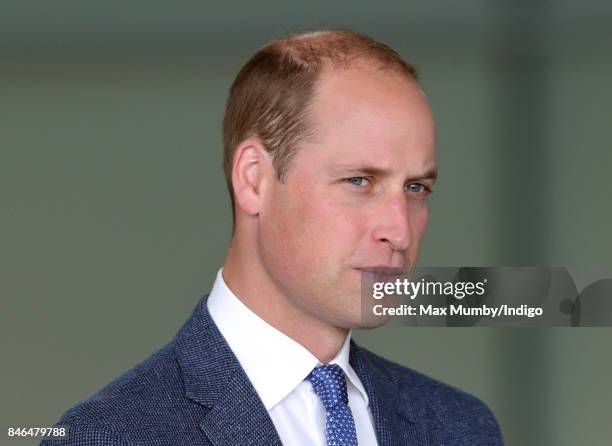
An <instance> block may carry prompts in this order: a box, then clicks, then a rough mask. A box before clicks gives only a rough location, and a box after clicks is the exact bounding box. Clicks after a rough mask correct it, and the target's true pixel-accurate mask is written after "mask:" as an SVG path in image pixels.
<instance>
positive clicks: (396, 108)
mask: <svg viewBox="0 0 612 446" xmlns="http://www.w3.org/2000/svg"><path fill="white" fill-rule="evenodd" d="M310 114H311V119H312V125H313V128H314V130H315V139H314V140H313V142H314V144H308V145H310V146H311V147H309V148H308V152H310V156H312V157H315V158H317V160H318V161H320V162H325V161H333V160H337V159H338V158H343V159H344V160H345V161H347V160H355V161H357V158H358V161H360V162H365V163H376V164H378V165H381V167H392V166H393V165H397V164H398V163H400V164H401V165H402V166H401V167H403V168H406V167H408V166H409V165H410V166H415V167H418V168H422V167H428V168H429V167H435V166H433V165H434V164H435V152H434V149H435V131H434V122H433V116H432V113H431V109H430V107H429V103H428V101H427V98H426V97H425V95H424V94H423V92H422V90H421V88H420V87H419V86H418V84H417V83H416V81H413V80H411V79H408V78H407V77H406V76H404V75H401V74H398V73H395V72H393V71H381V70H379V69H377V68H372V67H368V66H364V65H361V66H357V67H351V68H346V69H334V70H328V71H327V72H324V74H323V75H322V76H321V78H320V80H319V82H318V85H317V88H316V91H315V94H314V96H313V99H312V102H311V105H310ZM311 150H312V151H311ZM385 164H386V165H387V166H384V165H385ZM418 164H420V166H416V165H418ZM426 165H427V166H426Z"/></svg>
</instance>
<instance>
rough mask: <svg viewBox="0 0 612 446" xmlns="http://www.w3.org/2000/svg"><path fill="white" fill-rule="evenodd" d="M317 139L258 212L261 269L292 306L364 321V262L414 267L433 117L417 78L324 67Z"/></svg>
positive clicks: (337, 320)
mask: <svg viewBox="0 0 612 446" xmlns="http://www.w3.org/2000/svg"><path fill="white" fill-rule="evenodd" d="M311 107H312V108H311V111H312V116H313V119H314V125H315V129H316V131H317V135H318V136H317V137H316V140H313V141H311V142H308V143H303V144H302V145H301V146H300V148H299V150H298V152H297V154H296V156H295V158H294V159H293V161H292V162H291V165H290V167H289V170H288V172H287V177H286V181H285V183H284V184H283V183H280V182H276V181H274V182H270V183H269V187H268V190H267V191H266V195H265V200H264V205H263V208H262V210H261V212H260V213H259V227H258V231H259V234H258V243H259V249H260V253H261V258H262V262H263V265H264V267H265V268H266V270H267V272H268V273H269V275H270V277H271V279H272V280H273V282H274V283H275V285H276V287H278V288H279V290H280V291H281V292H282V293H283V294H284V296H285V297H286V298H287V299H288V300H289V301H290V302H291V304H292V305H295V306H297V307H298V308H299V309H300V310H302V311H305V312H307V313H308V314H310V315H311V316H314V317H316V318H317V319H319V320H322V321H325V322H328V323H330V324H331V325H334V326H337V327H343V328H355V327H358V326H360V320H361V317H360V311H361V300H360V299H361V272H360V269H361V268H369V267H381V266H386V267H402V268H409V267H413V266H414V265H415V262H416V259H417V254H418V252H419V245H420V242H421V239H422V237H423V234H424V233H425V229H426V227H427V220H428V204H427V196H428V190H429V188H430V187H431V186H432V185H433V180H434V178H432V172H433V171H434V170H435V153H434V147H435V138H434V123H433V117H432V114H431V110H430V107H429V104H428V102H427V100H426V98H425V96H424V95H423V93H422V92H421V90H420V89H419V87H418V86H417V85H416V83H414V82H412V81H410V80H408V79H406V78H405V77H402V76H400V75H398V74H394V73H391V72H382V71H377V70H375V69H373V68H367V67H366V66H361V65H359V66H356V67H353V68H349V69H344V70H333V71H329V72H327V73H325V74H324V75H323V76H322V78H321V81H320V83H319V86H318V89H317V92H316V94H315V97H314V98H313V102H312V104H311Z"/></svg>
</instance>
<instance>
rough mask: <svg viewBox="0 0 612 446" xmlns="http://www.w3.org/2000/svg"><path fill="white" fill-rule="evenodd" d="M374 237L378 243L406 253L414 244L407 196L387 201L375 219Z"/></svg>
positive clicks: (395, 197)
mask: <svg viewBox="0 0 612 446" xmlns="http://www.w3.org/2000/svg"><path fill="white" fill-rule="evenodd" d="M374 221H375V222H376V226H375V227H374V230H373V232H372V236H373V237H374V239H375V240H376V241H377V242H382V243H388V244H389V245H390V246H391V248H392V249H393V251H406V250H407V249H408V248H409V247H410V243H411V242H412V230H411V227H410V217H409V215H408V205H407V203H406V197H405V195H403V194H402V195H401V196H394V197H391V198H389V199H388V200H386V201H385V202H384V203H383V204H382V206H381V207H380V208H379V209H378V213H377V215H376V217H375V218H374Z"/></svg>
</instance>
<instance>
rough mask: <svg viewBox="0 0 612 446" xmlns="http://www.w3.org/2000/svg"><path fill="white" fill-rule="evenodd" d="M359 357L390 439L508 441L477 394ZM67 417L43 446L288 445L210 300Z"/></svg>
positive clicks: (391, 445) (470, 445)
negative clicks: (61, 431) (60, 433)
mask: <svg viewBox="0 0 612 446" xmlns="http://www.w3.org/2000/svg"><path fill="white" fill-rule="evenodd" d="M350 363H351V366H352V367H353V368H354V369H355V372H356V373H357V375H358V376H359V378H360V379H361V381H362V383H363V385H364V387H365V390H366V392H367V394H368V397H369V399H370V407H371V411H372V416H373V419H374V425H375V430H376V436H377V438H378V442H379V444H380V445H381V446H397V445H413V446H425V445H435V446H442V445H444V446H474V445H501V444H502V440H501V435H500V432H499V428H498V426H497V423H496V421H495V418H494V417H493V414H492V413H491V412H490V411H489V409H488V408H487V407H486V406H485V405H484V404H483V403H481V402H480V401H479V400H477V399H476V398H474V397H472V396H469V395H467V394H465V393H463V392H461V391H459V390H456V389H454V388H451V387H449V386H447V385H445V384H442V383H440V382H437V381H435V380H432V379H431V378H428V377H426V376H424V375H421V374H419V373H416V372H414V371H412V370H410V369H407V368H405V367H402V366H400V365H398V364H395V363H393V362H390V361H388V360H386V359H384V358H381V357H380V356H377V355H375V354H373V353H371V352H369V351H367V350H365V349H363V348H361V347H359V346H357V345H356V344H355V343H354V342H352V343H351V353H350ZM59 424H62V425H66V426H67V427H68V436H67V437H66V438H64V439H62V440H57V439H56V440H53V441H50V440H46V441H43V443H42V444H43V445H49V446H51V445H71V446H76V445H84V446H85V445H87V446H89V445H91V446H93V445H106V446H111V445H112V446H118V445H160V446H161V445H163V446H172V445H190V446H194V445H215V446H228V445H236V446H238V445H240V446H242V445H265V446H268V445H281V441H280V439H279V437H278V434H277V432H276V430H275V428H274V424H273V423H272V420H271V419H270V417H269V416H268V413H267V411H266V409H265V407H264V405H263V403H262V402H261V400H260V399H259V397H258V395H257V393H256V391H255V389H254V387H253V385H252V384H251V382H250V381H249V379H248V377H247V375H246V373H245V372H244V370H243V369H242V368H241V367H240V364H239V363H238V360H237V359H236V357H235V356H234V354H233V353H232V351H231V350H230V348H229V346H228V344H227V343H226V341H225V339H224V338H223V336H222V335H221V333H220V332H219V330H218V329H217V326H216V325H215V323H214V322H213V320H212V318H211V317H210V314H209V312H208V309H207V307H206V298H203V299H202V300H201V301H200V302H199V304H198V306H197V307H196V309H195V311H194V313H193V315H192V316H191V318H190V319H189V320H188V321H187V322H186V323H185V325H184V326H183V327H182V328H181V330H180V331H179V332H178V334H177V335H176V337H175V338H174V339H173V340H172V342H170V344H168V345H167V346H166V347H164V348H162V349H161V350H160V351H158V352H157V353H155V354H153V355H152V356H151V357H149V358H148V359H146V360H145V361H144V362H143V363H141V364H139V365H138V366H136V367H135V368H133V369H132V370H130V371H128V372H127V373H126V374H124V375H122V376H121V377H119V378H118V379H117V380H115V381H114V382H112V383H110V384H109V385H107V386H106V387H105V388H103V389H102V390H100V391H99V392H98V393H96V394H95V395H94V396H92V397H91V398H89V399H88V400H86V401H84V402H81V403H79V404H78V405H76V406H75V407H73V408H72V409H70V410H69V411H68V412H67V413H66V414H65V415H64V416H63V417H62V418H61V420H60V421H59ZM289 446H290V445H289ZM363 446H367V445H363Z"/></svg>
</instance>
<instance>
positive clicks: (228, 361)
mask: <svg viewBox="0 0 612 446" xmlns="http://www.w3.org/2000/svg"><path fill="white" fill-rule="evenodd" d="M176 352H177V358H178V362H179V366H180V368H181V372H182V374H183V381H184V384H185V392H186V395H187V397H188V398H190V399H191V400H193V401H195V402H197V403H199V404H201V405H203V406H206V407H208V408H210V410H209V411H208V412H207V414H206V416H205V417H204V419H203V420H202V421H201V423H200V427H201V428H202V430H203V431H204V433H205V434H206V436H207V437H208V439H209V440H210V442H211V443H212V444H214V445H215V446H228V445H237V444H240V445H262V444H265V445H278V446H281V441H280V438H279V436H278V434H277V432H276V429H275V428H274V424H273V422H272V420H271V419H270V416H269V415H268V412H267V411H266V408H265V407H264V405H263V403H262V402H261V399H260V398H259V396H258V395H257V392H256V391H255V388H254V387H253V385H252V384H251V382H250V381H249V379H248V377H247V375H246V373H245V372H244V370H243V369H242V367H241V366H240V363H239V362H238V360H237V359H236V357H235V356H234V354H233V352H232V351H231V349H230V347H229V345H227V342H226V341H225V339H224V338H223V336H222V335H221V333H220V332H219V330H218V328H217V326H216V325H215V323H214V322H213V320H212V318H211V317H210V314H209V313H208V309H207V308H206V298H204V299H202V300H201V301H200V303H199V304H198V306H197V307H196V309H195V311H194V313H193V315H192V317H191V318H190V319H189V321H187V323H186V324H185V326H184V327H183V328H182V329H181V331H180V332H179V334H178V335H177V347H176Z"/></svg>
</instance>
